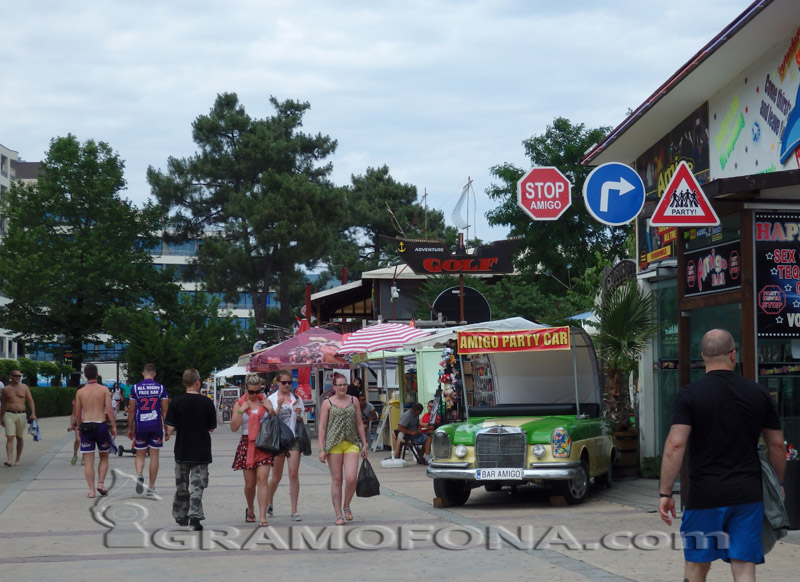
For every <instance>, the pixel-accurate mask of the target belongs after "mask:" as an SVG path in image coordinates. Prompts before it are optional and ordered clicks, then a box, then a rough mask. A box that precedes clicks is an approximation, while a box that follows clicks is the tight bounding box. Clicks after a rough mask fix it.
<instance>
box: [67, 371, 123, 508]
mask: <svg viewBox="0 0 800 582" xmlns="http://www.w3.org/2000/svg"><path fill="white" fill-rule="evenodd" d="M83 373H84V375H85V376H86V385H85V386H84V387H83V388H81V389H80V390H78V392H77V393H76V394H75V416H76V417H77V418H79V419H81V423H80V424H79V430H80V432H81V452H82V453H83V460H84V467H83V472H84V475H86V483H88V484H89V498H93V497H94V496H95V486H94V449H95V445H96V446H97V450H98V451H99V453H100V462H99V463H98V465H97V493H99V494H100V495H107V494H108V491H107V490H106V489H105V487H104V481H105V478H106V473H107V472H108V453H109V451H110V450H111V443H112V439H114V438H116V436H117V423H116V422H114V421H113V420H112V422H111V434H109V429H108V425H107V424H106V419H107V418H111V419H113V418H114V410H113V409H112V408H111V393H110V392H109V391H108V388H106V387H105V386H103V385H102V384H98V383H97V366H95V365H94V364H86V366H85V367H84V369H83Z"/></svg>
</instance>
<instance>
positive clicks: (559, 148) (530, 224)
mask: <svg viewBox="0 0 800 582" xmlns="http://www.w3.org/2000/svg"><path fill="white" fill-rule="evenodd" d="M607 132H608V128H598V129H587V128H586V127H585V125H584V124H582V123H581V124H572V123H570V121H569V120H567V119H564V118H563V117H557V118H555V120H554V121H553V124H552V125H550V126H548V127H547V129H546V130H545V132H544V134H542V135H538V136H533V137H531V138H530V139H527V140H525V141H524V142H523V146H524V148H525V154H526V155H527V156H528V158H529V159H530V160H531V164H532V165H533V166H555V167H557V168H558V169H559V170H561V172H562V173H563V174H564V175H565V176H566V177H567V178H568V179H569V181H570V182H571V184H572V205H571V206H570V208H569V209H568V210H567V211H566V212H565V213H564V214H563V215H562V216H561V218H559V219H558V220H552V221H549V220H548V221H542V220H538V221H537V220H531V219H530V217H529V216H527V215H526V214H525V213H524V212H523V211H522V209H521V208H519V206H518V205H517V182H518V181H519V179H520V178H521V177H522V176H523V175H524V174H525V171H526V170H523V169H522V168H517V167H516V166H514V165H512V164H501V165H498V166H495V167H493V168H492V174H493V175H494V176H495V177H496V178H497V179H498V180H499V181H500V183H499V184H496V185H492V186H491V187H489V188H488V189H487V194H488V195H489V196H490V197H491V198H492V199H494V200H496V201H497V202H498V203H499V206H498V207H497V208H495V209H494V210H492V211H490V212H489V213H488V219H489V223H490V224H493V225H504V226H508V227H510V234H511V235H512V236H516V235H519V236H521V237H522V244H521V245H520V254H519V259H518V261H517V264H518V266H519V267H520V268H521V269H523V270H526V271H529V272H531V273H544V272H546V271H550V272H551V273H553V274H555V276H556V277H558V278H560V279H562V281H563V279H564V278H565V277H566V275H567V269H566V265H567V264H569V265H571V272H572V273H573V274H577V275H581V274H583V273H584V271H585V270H586V269H588V268H592V267H596V266H597V263H596V260H597V258H598V257H600V258H602V259H604V260H605V261H607V263H608V264H610V263H611V262H612V261H613V259H614V257H615V256H620V257H623V256H625V254H626V250H625V248H626V247H625V239H626V229H625V228H623V227H609V226H606V225H604V224H601V223H599V222H597V221H596V220H595V219H594V218H593V217H592V216H591V215H590V214H589V213H588V211H587V210H586V208H585V205H584V204H583V200H582V196H581V192H583V183H584V181H585V180H586V176H587V175H588V174H589V171H590V168H587V167H585V166H582V165H581V164H580V160H581V158H582V157H583V153H584V152H585V151H586V150H587V149H589V147H590V146H591V145H593V144H595V143H597V142H599V141H600V140H601V139H602V138H603V137H604V136H605V135H606V133H607ZM540 285H541V287H542V290H543V291H544V292H546V293H547V292H549V293H554V292H557V291H558V283H557V282H556V281H553V280H550V281H548V280H542V281H540Z"/></svg>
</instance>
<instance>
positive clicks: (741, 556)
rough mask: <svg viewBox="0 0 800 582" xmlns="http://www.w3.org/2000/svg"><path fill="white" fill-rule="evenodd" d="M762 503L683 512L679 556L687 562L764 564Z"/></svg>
mask: <svg viewBox="0 0 800 582" xmlns="http://www.w3.org/2000/svg"><path fill="white" fill-rule="evenodd" d="M763 521H764V504H763V503H761V502H760V501H759V502H758V503H743V504H741V505H730V506H728V507H715V508H712V509H687V510H686V511H685V512H684V514H683V520H682V522H681V538H682V539H683V555H684V558H685V559H686V561H687V562H696V563H706V562H713V561H714V560H718V559H720V560H724V561H726V562H730V561H731V560H732V559H733V560H741V561H743V562H753V563H754V564H763V563H764V552H763V551H762V549H761V526H762V524H763Z"/></svg>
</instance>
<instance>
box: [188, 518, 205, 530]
mask: <svg viewBox="0 0 800 582" xmlns="http://www.w3.org/2000/svg"><path fill="white" fill-rule="evenodd" d="M189 529H191V530H192V531H203V524H202V523H200V519H199V518H197V517H190V518H189Z"/></svg>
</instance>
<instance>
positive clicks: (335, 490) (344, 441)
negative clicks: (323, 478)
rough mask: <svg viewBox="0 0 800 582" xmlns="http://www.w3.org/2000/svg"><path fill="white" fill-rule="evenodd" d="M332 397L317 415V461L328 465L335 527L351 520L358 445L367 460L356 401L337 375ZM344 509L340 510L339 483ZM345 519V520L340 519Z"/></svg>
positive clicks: (342, 376) (339, 375)
mask: <svg viewBox="0 0 800 582" xmlns="http://www.w3.org/2000/svg"><path fill="white" fill-rule="evenodd" d="M333 390H334V392H333V396H331V397H330V398H328V399H327V400H325V401H324V402H323V403H322V406H321V408H320V413H319V429H318V431H317V435H318V438H319V449H320V451H319V460H320V462H321V463H327V464H328V470H329V471H330V472H331V500H332V501H333V509H334V512H335V514H336V525H344V522H345V519H346V520H347V521H352V520H353V512H352V511H351V510H350V502H351V501H352V500H353V494H354V493H355V492H356V476H357V473H358V455H359V443H361V447H360V451H361V458H362V459H366V458H367V447H366V443H367V437H366V435H365V434H364V423H363V422H362V421H361V405H360V404H359V402H358V399H357V398H355V397H353V396H348V394H347V378H345V377H344V375H342V374H339V373H338V372H337V373H335V374H334V375H333ZM343 481H344V483H345V488H344V507H342V482H343ZM342 515H344V519H342Z"/></svg>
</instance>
